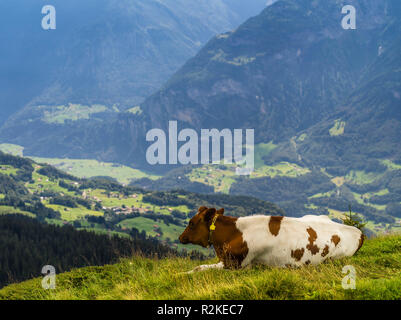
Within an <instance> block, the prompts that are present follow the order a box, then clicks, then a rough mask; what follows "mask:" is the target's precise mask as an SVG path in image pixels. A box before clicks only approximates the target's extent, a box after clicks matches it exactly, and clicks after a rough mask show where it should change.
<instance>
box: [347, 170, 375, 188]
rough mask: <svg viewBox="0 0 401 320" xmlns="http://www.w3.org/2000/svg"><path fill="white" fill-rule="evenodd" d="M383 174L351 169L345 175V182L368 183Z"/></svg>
mask: <svg viewBox="0 0 401 320" xmlns="http://www.w3.org/2000/svg"><path fill="white" fill-rule="evenodd" d="M382 175H383V174H378V173H375V172H365V171H362V170H351V171H350V172H349V173H348V174H347V175H346V176H345V180H346V181H347V182H352V183H355V184H360V185H361V184H368V183H372V182H373V181H375V180H376V179H377V178H379V177H380V176H382Z"/></svg>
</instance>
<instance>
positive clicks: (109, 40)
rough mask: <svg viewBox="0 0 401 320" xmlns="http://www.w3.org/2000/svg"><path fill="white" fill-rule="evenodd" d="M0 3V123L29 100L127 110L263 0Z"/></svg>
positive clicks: (17, 0)
mask: <svg viewBox="0 0 401 320" xmlns="http://www.w3.org/2000/svg"><path fill="white" fill-rule="evenodd" d="M44 5H48V1H43V0H40V1H26V0H4V1H2V2H1V4H0V10H1V12H7V15H5V16H4V17H3V19H2V20H1V21H0V41H1V43H2V60H1V61H0V74H1V77H0V84H1V85H0V101H1V105H0V124H1V123H3V122H4V121H5V120H6V119H7V118H8V117H9V116H10V115H11V114H13V113H15V112H16V111H17V110H19V109H21V108H23V107H24V106H26V105H28V106H30V107H34V106H37V105H42V104H44V105H63V104H68V103H75V104H105V105H107V106H112V105H118V106H119V107H120V108H123V109H124V108H128V107H134V106H135V105H136V104H138V103H140V102H142V101H143V99H144V98H145V97H146V96H148V95H149V94H151V93H152V92H154V91H156V90H157V89H158V88H159V86H160V85H161V84H162V83H163V82H164V81H165V80H167V79H168V77H170V76H171V75H172V74H173V73H174V72H175V71H176V70H177V69H178V68H179V67H180V66H181V65H182V64H183V63H184V62H185V61H186V60H187V59H189V58H190V57H192V56H193V55H195V54H196V52H197V51H198V50H199V49H200V47H201V46H202V45H203V44H205V43H206V41H207V40H209V39H210V37H212V36H213V35H215V34H217V33H220V32H223V31H227V30H231V29H234V28H236V27H237V26H238V25H239V24H240V23H242V22H243V21H244V20H246V19H247V18H249V17H250V16H252V15H256V14H257V13H259V12H260V10H262V8H264V6H265V0H254V1H252V2H251V3H248V4H246V5H245V4H244V2H243V1H240V0H207V1H187V0H139V1H130V0H96V1H95V0H87V1H84V2H82V1H77V0H71V1H68V2H66V1H61V0H54V1H52V3H51V5H53V6H54V7H55V8H56V19H57V20H56V22H57V24H56V30H50V31H45V30H43V29H42V28H41V20H42V18H43V17H44V15H43V14H41V11H42V7H43V6H44Z"/></svg>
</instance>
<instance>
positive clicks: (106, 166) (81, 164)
mask: <svg viewBox="0 0 401 320" xmlns="http://www.w3.org/2000/svg"><path fill="white" fill-rule="evenodd" d="M30 158H31V159H32V160H34V161H35V162H38V163H47V164H50V165H52V166H55V167H56V168H58V169H60V170H63V171H65V172H67V173H69V174H71V175H73V176H76V177H79V178H91V177H97V176H107V177H111V178H115V179H116V180H117V181H119V182H120V183H123V184H128V183H130V182H131V181H132V180H134V179H140V178H149V179H157V178H159V177H158V176H156V175H152V174H147V173H144V172H142V171H140V170H138V169H134V168H131V167H127V166H124V165H119V164H115V163H108V162H100V161H97V160H89V159H57V158H38V157H30Z"/></svg>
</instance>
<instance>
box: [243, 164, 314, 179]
mask: <svg viewBox="0 0 401 320" xmlns="http://www.w3.org/2000/svg"><path fill="white" fill-rule="evenodd" d="M309 172H310V170H309V169H308V168H303V167H300V166H298V165H297V164H295V163H289V162H280V163H278V164H276V165H273V166H262V167H260V168H258V169H256V170H255V171H254V172H253V173H252V174H251V178H261V177H266V176H268V177H271V178H274V177H276V176H279V177H290V178H296V177H299V176H302V175H304V174H307V173H309Z"/></svg>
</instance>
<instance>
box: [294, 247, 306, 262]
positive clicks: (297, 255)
mask: <svg viewBox="0 0 401 320" xmlns="http://www.w3.org/2000/svg"><path fill="white" fill-rule="evenodd" d="M304 252H305V249H304V248H302V249H296V250H291V257H292V258H294V259H295V261H300V260H301V259H302V257H303V256H304Z"/></svg>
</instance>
